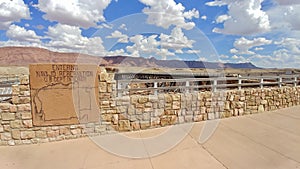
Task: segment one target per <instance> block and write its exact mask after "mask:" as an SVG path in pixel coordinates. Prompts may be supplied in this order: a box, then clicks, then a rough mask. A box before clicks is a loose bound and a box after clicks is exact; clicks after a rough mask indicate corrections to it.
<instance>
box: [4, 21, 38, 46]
mask: <svg viewBox="0 0 300 169" xmlns="http://www.w3.org/2000/svg"><path fill="white" fill-rule="evenodd" d="M6 36H7V37H8V38H9V39H11V40H12V41H18V42H29V43H41V41H40V39H41V37H40V36H37V35H36V33H35V32H34V31H33V30H26V29H25V28H24V27H20V26H17V25H10V26H9V28H8V30H7V31H6Z"/></svg>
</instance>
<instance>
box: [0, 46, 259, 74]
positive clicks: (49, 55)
mask: <svg viewBox="0 0 300 169" xmlns="http://www.w3.org/2000/svg"><path fill="white" fill-rule="evenodd" d="M78 58H79V59H78ZM76 62H78V63H93V64H94V63H99V65H102V66H132V67H161V68H209V69H222V68H234V69H259V68H258V67H256V66H255V65H253V64H252V63H250V62H249V63H218V62H202V61H180V60H158V59H155V58H149V59H148V58H143V57H138V58H137V57H129V56H109V57H108V56H105V57H97V56H91V55H85V54H80V53H62V52H53V51H50V50H47V49H43V48H36V47H1V48H0V65H2V66H28V65H29V64H33V63H76Z"/></svg>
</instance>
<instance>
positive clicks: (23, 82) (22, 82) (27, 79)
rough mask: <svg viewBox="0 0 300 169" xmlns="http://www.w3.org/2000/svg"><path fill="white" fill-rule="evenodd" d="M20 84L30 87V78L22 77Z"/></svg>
mask: <svg viewBox="0 0 300 169" xmlns="http://www.w3.org/2000/svg"><path fill="white" fill-rule="evenodd" d="M20 84H21V85H28V84H29V76H28V75H22V76H20Z"/></svg>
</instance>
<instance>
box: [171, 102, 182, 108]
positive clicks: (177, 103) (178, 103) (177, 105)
mask: <svg viewBox="0 0 300 169" xmlns="http://www.w3.org/2000/svg"><path fill="white" fill-rule="evenodd" d="M172 109H174V110H178V109H180V102H179V101H174V102H173V104H172Z"/></svg>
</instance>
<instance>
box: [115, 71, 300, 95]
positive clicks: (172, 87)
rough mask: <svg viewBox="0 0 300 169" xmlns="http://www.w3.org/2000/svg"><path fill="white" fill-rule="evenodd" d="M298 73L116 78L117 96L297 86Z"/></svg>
mask: <svg viewBox="0 0 300 169" xmlns="http://www.w3.org/2000/svg"><path fill="white" fill-rule="evenodd" d="M299 77H300V75H299V74H295V75H281V76H245V77H212V78H180V79H147V80H141V79H131V80H117V93H118V96H123V95H127V94H128V93H139V92H148V93H150V94H153V95H157V93H158V92H160V91H174V92H187V93H188V92H191V91H199V90H212V91H217V90H219V89H238V90H241V89H242V88H261V89H263V88H266V87H274V86H277V87H279V88H281V87H282V86H294V87H295V86H297V85H298V83H299Z"/></svg>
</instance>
